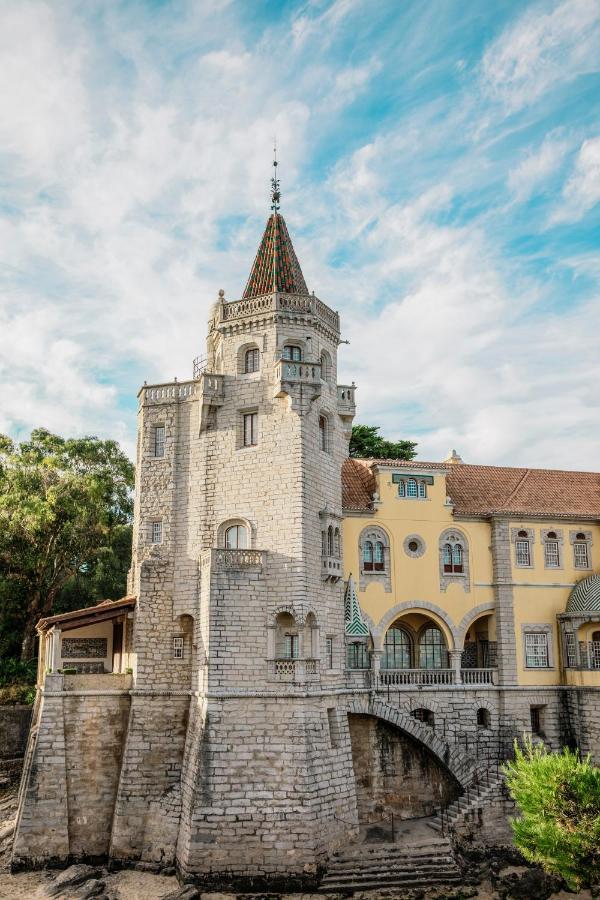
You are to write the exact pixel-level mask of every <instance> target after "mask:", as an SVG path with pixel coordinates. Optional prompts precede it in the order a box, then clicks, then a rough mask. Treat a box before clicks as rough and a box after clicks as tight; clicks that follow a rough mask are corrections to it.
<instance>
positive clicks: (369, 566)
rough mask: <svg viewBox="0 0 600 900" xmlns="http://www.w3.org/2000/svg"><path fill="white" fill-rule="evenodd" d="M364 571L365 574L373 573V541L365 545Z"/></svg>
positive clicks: (366, 542)
mask: <svg viewBox="0 0 600 900" xmlns="http://www.w3.org/2000/svg"><path fill="white" fill-rule="evenodd" d="M363 570H364V571H365V572H372V571H373V544H372V543H371V541H365V542H364V544H363Z"/></svg>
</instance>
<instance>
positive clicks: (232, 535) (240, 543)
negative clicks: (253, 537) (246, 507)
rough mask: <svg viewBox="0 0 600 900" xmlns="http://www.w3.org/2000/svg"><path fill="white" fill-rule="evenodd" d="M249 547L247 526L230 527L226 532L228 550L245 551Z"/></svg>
mask: <svg viewBox="0 0 600 900" xmlns="http://www.w3.org/2000/svg"><path fill="white" fill-rule="evenodd" d="M247 546H248V529H247V528H246V527H245V525H230V527H229V528H228V529H227V530H226V532H225V547H226V548H227V550H245V549H246V548H247Z"/></svg>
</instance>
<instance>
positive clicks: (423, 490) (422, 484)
mask: <svg viewBox="0 0 600 900" xmlns="http://www.w3.org/2000/svg"><path fill="white" fill-rule="evenodd" d="M418 488H419V497H420V498H421V499H424V498H425V497H426V496H427V485H426V484H425V482H424V481H419V484H418Z"/></svg>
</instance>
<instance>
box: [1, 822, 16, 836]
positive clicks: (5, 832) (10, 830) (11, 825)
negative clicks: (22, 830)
mask: <svg viewBox="0 0 600 900" xmlns="http://www.w3.org/2000/svg"><path fill="white" fill-rule="evenodd" d="M14 831H15V822H14V820H13V821H12V822H8V823H7V824H6V825H5V826H4V827H3V828H0V841H3V840H5V838H7V837H10V836H11V834H14Z"/></svg>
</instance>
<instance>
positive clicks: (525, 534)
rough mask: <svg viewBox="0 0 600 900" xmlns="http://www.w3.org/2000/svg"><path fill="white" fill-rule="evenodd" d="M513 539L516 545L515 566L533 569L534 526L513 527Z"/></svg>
mask: <svg viewBox="0 0 600 900" xmlns="http://www.w3.org/2000/svg"><path fill="white" fill-rule="evenodd" d="M511 540H512V542H513V544H514V547H515V566H516V568H519V569H531V568H532V566H533V540H534V530H533V528H512V529H511Z"/></svg>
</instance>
